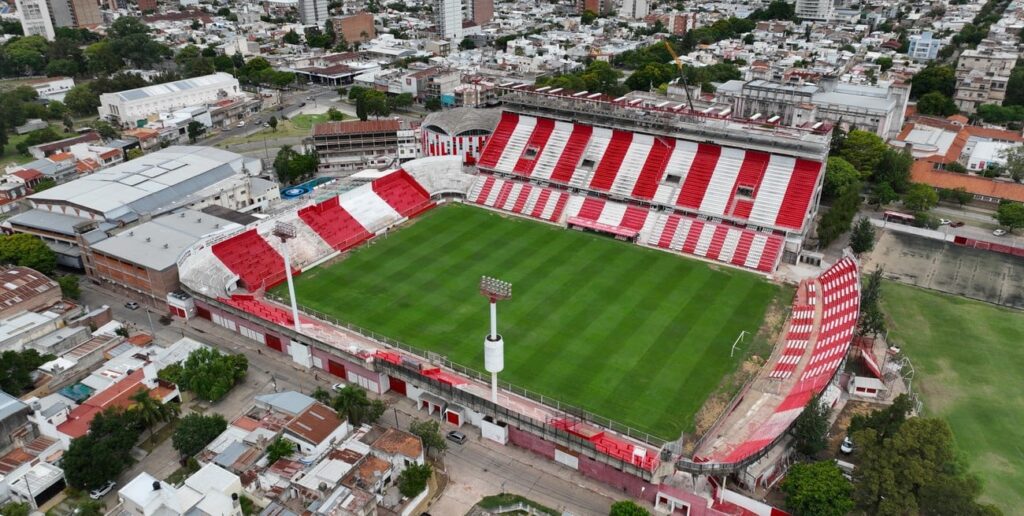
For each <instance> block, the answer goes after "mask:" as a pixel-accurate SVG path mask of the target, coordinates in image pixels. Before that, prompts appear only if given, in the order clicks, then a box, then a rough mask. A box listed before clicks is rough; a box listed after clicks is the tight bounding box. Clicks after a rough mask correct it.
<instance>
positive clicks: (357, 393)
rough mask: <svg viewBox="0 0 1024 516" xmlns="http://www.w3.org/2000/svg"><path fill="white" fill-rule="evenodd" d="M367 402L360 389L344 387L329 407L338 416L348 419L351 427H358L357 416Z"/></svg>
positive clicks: (350, 386) (364, 394) (349, 386)
mask: <svg viewBox="0 0 1024 516" xmlns="http://www.w3.org/2000/svg"><path fill="white" fill-rule="evenodd" d="M367 402H368V400H367V398H366V393H365V392H363V390H362V389H360V388H358V387H354V386H352V385H346V386H345V387H343V388H342V389H340V390H339V391H338V395H337V396H335V397H334V399H333V400H332V401H331V407H332V408H333V409H334V410H336V411H337V412H338V416H340V417H343V418H345V419H348V420H349V421H350V422H351V423H352V424H353V425H358V424H359V419H360V417H359V415H360V413H361V412H362V409H363V407H364V406H365V405H366V404H367Z"/></svg>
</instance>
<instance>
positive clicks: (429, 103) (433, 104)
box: [423, 97, 442, 111]
mask: <svg viewBox="0 0 1024 516" xmlns="http://www.w3.org/2000/svg"><path fill="white" fill-rule="evenodd" d="M423 107H424V108H426V109H427V111H440V110H441V107H442V105H441V99H439V98H437V97H430V98H428V99H427V100H426V101H425V102H424V103H423Z"/></svg>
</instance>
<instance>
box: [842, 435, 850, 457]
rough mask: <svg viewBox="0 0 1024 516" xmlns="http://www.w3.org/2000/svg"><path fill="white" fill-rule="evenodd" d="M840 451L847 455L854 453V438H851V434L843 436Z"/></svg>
mask: <svg viewBox="0 0 1024 516" xmlns="http://www.w3.org/2000/svg"><path fill="white" fill-rule="evenodd" d="M839 451H841V452H843V453H845V454H847V455H849V454H851V453H853V439H850V436H846V437H844V438H843V444H840V445H839Z"/></svg>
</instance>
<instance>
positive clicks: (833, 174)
mask: <svg viewBox="0 0 1024 516" xmlns="http://www.w3.org/2000/svg"><path fill="white" fill-rule="evenodd" d="M860 178H861V175H860V172H858V171H857V169H856V168H854V167H853V165H851V164H850V162H849V161H846V160H845V159H843V158H840V157H839V156H832V157H830V158H828V164H827V165H826V166H825V183H824V186H823V187H822V193H821V196H822V198H823V199H824V200H827V201H831V200H833V199H836V198H838V197H839V196H840V195H842V194H843V192H845V191H846V190H847V189H849V188H859V187H860Z"/></svg>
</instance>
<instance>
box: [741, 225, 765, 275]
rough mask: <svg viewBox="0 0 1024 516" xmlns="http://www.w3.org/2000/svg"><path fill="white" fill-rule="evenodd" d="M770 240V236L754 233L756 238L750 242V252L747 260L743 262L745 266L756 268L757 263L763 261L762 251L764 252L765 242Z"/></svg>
mask: <svg viewBox="0 0 1024 516" xmlns="http://www.w3.org/2000/svg"><path fill="white" fill-rule="evenodd" d="M767 241H768V236H767V235H764V234H762V233H758V234H756V235H754V240H753V241H752V242H750V252H749V253H747V261H745V262H743V266H744V267H750V268H751V269H756V268H757V264H758V263H761V253H763V252H764V243H765V242H767Z"/></svg>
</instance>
